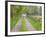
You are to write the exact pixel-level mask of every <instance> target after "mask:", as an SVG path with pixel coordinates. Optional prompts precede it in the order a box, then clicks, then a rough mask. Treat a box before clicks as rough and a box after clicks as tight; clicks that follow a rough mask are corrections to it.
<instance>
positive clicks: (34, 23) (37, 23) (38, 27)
mask: <svg viewBox="0 0 46 37" xmlns="http://www.w3.org/2000/svg"><path fill="white" fill-rule="evenodd" d="M28 20H29V22H30V23H31V24H32V25H33V26H34V27H35V28H36V30H41V29H42V24H40V23H39V22H38V21H36V20H35V19H32V18H28Z"/></svg>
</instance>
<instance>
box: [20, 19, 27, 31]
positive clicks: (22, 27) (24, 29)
mask: <svg viewBox="0 0 46 37" xmlns="http://www.w3.org/2000/svg"><path fill="white" fill-rule="evenodd" d="M21 31H27V27H26V23H25V21H24V19H23V21H22V26H21V28H20V32H21Z"/></svg>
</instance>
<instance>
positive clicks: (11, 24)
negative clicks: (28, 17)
mask: <svg viewBox="0 0 46 37" xmlns="http://www.w3.org/2000/svg"><path fill="white" fill-rule="evenodd" d="M18 20H19V18H17V19H15V18H10V29H11V30H12V29H13V28H14V26H15V25H16V24H17V22H18Z"/></svg>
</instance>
